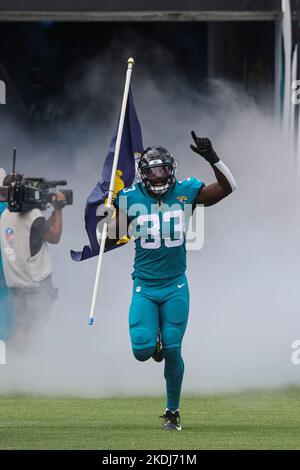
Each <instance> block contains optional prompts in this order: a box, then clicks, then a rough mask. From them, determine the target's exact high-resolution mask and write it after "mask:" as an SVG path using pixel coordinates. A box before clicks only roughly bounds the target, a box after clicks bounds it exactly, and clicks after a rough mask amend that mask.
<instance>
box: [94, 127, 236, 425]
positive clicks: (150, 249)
mask: <svg viewBox="0 0 300 470" xmlns="http://www.w3.org/2000/svg"><path fill="white" fill-rule="evenodd" d="M192 137H193V140H194V145H191V146H190V147H191V149H192V150H193V152H195V153H196V154H198V155H200V156H201V157H203V158H204V159H205V160H206V161H207V162H208V163H209V164H210V166H211V168H212V170H213V172H214V174H215V177H216V182H214V183H212V184H209V185H208V186H205V184H204V183H203V182H202V181H200V180H199V179H196V178H188V179H186V180H184V181H178V180H177V179H176V177H175V171H176V162H175V160H174V158H173V156H172V155H171V154H170V153H169V152H168V150H166V149H165V148H163V147H160V146H153V147H148V148H147V149H146V150H145V151H144V152H143V154H142V156H141V159H140V161H139V165H138V172H139V176H140V182H138V183H136V184H134V185H133V186H131V187H128V188H124V189H123V190H121V191H120V192H119V193H118V195H117V197H116V198H115V200H114V207H115V208H116V217H115V218H113V211H112V210H110V211H107V212H106V213H105V217H104V218H102V220H101V222H99V226H98V230H99V232H100V233H101V228H102V227H103V223H104V221H105V222H108V223H109V232H108V238H107V241H106V243H107V245H106V246H107V247H108V248H109V247H112V246H114V244H115V243H116V241H117V240H118V239H120V238H121V237H123V236H126V235H128V236H132V235H133V236H134V238H135V259H134V271H133V273H132V279H133V293H132V301H131V305H130V310H129V332H130V338H131V343H132V351H133V354H134V356H135V358H136V359H137V360H138V361H147V360H148V359H149V358H151V357H152V358H153V359H154V360H155V361H157V362H160V361H162V360H163V359H164V361H165V364H164V377H165V381H166V392H167V406H166V411H165V413H164V415H163V416H162V418H164V428H165V429H166V430H175V431H180V430H181V424H180V415H179V401H180V393H181V386H182V380H183V374H184V362H183V359H182V355H181V344H182V339H183V335H184V332H185V329H186V326H187V321H188V313H189V288H188V281H187V278H186V275H185V270H186V247H185V242H186V239H185V232H186V225H187V224H186V217H185V215H184V210H185V206H186V205H190V207H191V208H192V209H194V208H195V206H196V205H197V204H201V205H204V206H211V205H213V204H216V203H218V202H219V201H221V200H222V199H224V198H225V197H227V196H228V195H229V194H230V193H231V192H232V191H233V190H234V189H235V188H236V183H235V180H234V177H233V176H232V174H231V172H230V170H229V169H228V168H227V167H226V165H225V164H224V163H223V162H222V161H221V160H220V158H219V157H218V156H217V154H216V152H215V151H214V149H213V147H212V144H211V141H210V140H209V139H208V138H201V137H197V136H196V134H195V132H194V131H192ZM190 213H192V211H190ZM124 218H125V224H124V225H125V226H124V228H123V229H121V226H122V223H123V222H124ZM116 230H118V231H117V232H116ZM99 232H98V233H99Z"/></svg>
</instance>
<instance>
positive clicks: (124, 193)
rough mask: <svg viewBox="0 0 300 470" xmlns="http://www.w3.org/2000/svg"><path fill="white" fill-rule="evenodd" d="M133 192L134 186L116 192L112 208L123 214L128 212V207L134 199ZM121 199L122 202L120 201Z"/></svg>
mask: <svg viewBox="0 0 300 470" xmlns="http://www.w3.org/2000/svg"><path fill="white" fill-rule="evenodd" d="M135 191H136V185H132V186H129V187H128V188H124V189H121V191H119V192H118V194H117V195H116V197H115V199H114V202H113V204H114V207H115V208H119V209H121V210H123V211H124V212H128V208H129V207H130V205H131V204H133V203H134V199H135ZM122 197H123V201H122ZM125 197H126V203H125V201H124V198H125Z"/></svg>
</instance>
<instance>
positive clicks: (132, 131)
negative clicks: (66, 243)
mask: <svg viewBox="0 0 300 470" xmlns="http://www.w3.org/2000/svg"><path fill="white" fill-rule="evenodd" d="M118 127H119V126H118V125H117V127H116V130H115V132H114V135H113V138H112V140H111V143H110V146H109V150H108V153H107V156H106V159H105V162H104V166H103V169H102V181H101V182H100V181H99V182H98V183H97V184H96V186H95V187H94V189H93V190H92V191H91V193H90V195H89V197H88V199H87V202H86V206H85V215H84V218H85V228H86V231H87V234H88V237H89V241H90V244H89V245H85V246H84V247H83V249H82V251H73V250H71V258H72V259H73V260H74V261H83V260H86V259H89V258H92V257H93V256H97V255H98V254H99V243H98V240H97V237H96V228H97V223H98V220H97V217H96V211H97V208H98V207H99V206H101V205H102V204H104V203H105V200H106V198H107V196H108V189H109V183H110V178H111V172H112V165H113V159H114V154H115V147H116V140H117V132H118ZM142 152H143V139H142V131H141V126H140V123H139V120H138V117H137V114H136V110H135V107H134V102H133V96H132V92H131V89H130V90H129V94H128V101H127V107H126V114H125V119H124V127H123V134H122V139H121V147H120V154H119V160H118V166H117V171H116V178H115V187H114V196H115V195H116V194H117V193H118V192H119V191H120V190H121V189H123V188H126V187H127V186H131V185H132V183H133V182H134V179H135V156H139V155H141V154H142ZM123 244H124V243H118V244H117V245H115V246H114V248H117V247H119V246H122V245H123ZM105 251H108V250H105Z"/></svg>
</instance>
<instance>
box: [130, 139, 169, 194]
mask: <svg viewBox="0 0 300 470" xmlns="http://www.w3.org/2000/svg"><path fill="white" fill-rule="evenodd" d="M176 166H177V165H176V162H175V160H174V158H173V157H172V155H171V154H170V153H169V152H168V151H167V150H166V149H164V148H163V147H148V149H146V151H145V152H144V155H142V157H141V160H140V162H139V176H140V178H141V180H142V183H143V184H144V186H145V187H146V188H147V190H148V191H150V192H152V193H154V194H156V195H157V196H160V195H163V194H165V193H166V192H167V191H168V190H169V188H170V187H171V186H172V185H173V184H174V183H175V181H176V179H175V171H176Z"/></svg>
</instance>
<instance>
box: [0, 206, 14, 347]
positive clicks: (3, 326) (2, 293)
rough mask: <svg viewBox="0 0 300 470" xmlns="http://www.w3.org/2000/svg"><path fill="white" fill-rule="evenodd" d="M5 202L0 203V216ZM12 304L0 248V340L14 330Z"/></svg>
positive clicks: (4, 338) (8, 336)
mask: <svg viewBox="0 0 300 470" xmlns="http://www.w3.org/2000/svg"><path fill="white" fill-rule="evenodd" d="M5 208H6V204H5V203H2V202H1V203H0V217H1V214H2V212H3V211H4V210H5ZM14 321H15V318H14V306H13V300H12V295H11V292H10V290H9V289H8V288H7V286H6V283H5V278H4V273H3V268H2V259H1V250H0V341H7V340H8V339H9V338H10V337H11V335H12V334H13V332H14Z"/></svg>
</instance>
